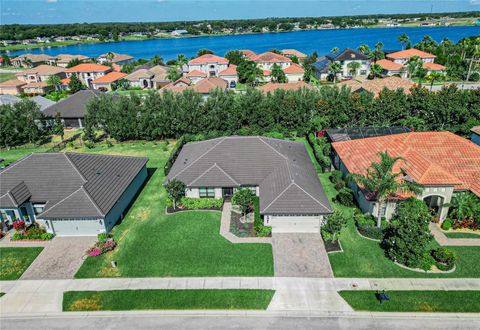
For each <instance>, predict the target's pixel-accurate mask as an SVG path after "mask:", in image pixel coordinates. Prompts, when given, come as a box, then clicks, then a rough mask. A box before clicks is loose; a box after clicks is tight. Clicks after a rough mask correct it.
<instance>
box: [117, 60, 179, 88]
mask: <svg viewBox="0 0 480 330" xmlns="http://www.w3.org/2000/svg"><path fill="white" fill-rule="evenodd" d="M170 69H171V68H170V67H168V66H163V65H155V66H153V67H151V68H149V67H145V68H143V67H142V68H139V69H137V70H135V71H133V72H132V73H130V74H129V75H127V76H126V77H125V79H126V80H127V81H128V84H129V85H130V86H132V87H140V88H155V89H157V88H162V87H164V86H166V85H168V84H169V83H170V80H169V79H168V78H167V76H168V70H170ZM175 70H176V69H175Z"/></svg>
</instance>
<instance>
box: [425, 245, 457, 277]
mask: <svg viewBox="0 0 480 330" xmlns="http://www.w3.org/2000/svg"><path fill="white" fill-rule="evenodd" d="M431 255H432V257H433V259H434V260H435V265H436V266H437V268H438V269H440V270H442V271H448V270H451V269H452V268H453V267H454V266H455V261H456V260H457V255H456V254H455V252H453V251H452V250H449V249H447V248H445V247H439V248H438V249H435V250H432V252H431Z"/></svg>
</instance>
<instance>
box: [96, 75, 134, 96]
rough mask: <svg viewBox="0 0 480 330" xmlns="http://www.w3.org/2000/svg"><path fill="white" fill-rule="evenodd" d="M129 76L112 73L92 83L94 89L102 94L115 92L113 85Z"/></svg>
mask: <svg viewBox="0 0 480 330" xmlns="http://www.w3.org/2000/svg"><path fill="white" fill-rule="evenodd" d="M126 76H127V74H126V73H123V72H117V71H112V72H109V73H107V74H106V75H104V76H103V77H100V78H97V79H95V80H94V81H92V87H93V88H94V89H98V90H99V91H101V92H108V91H112V90H113V84H115V83H117V82H118V81H119V80H120V79H123V78H125V77H126Z"/></svg>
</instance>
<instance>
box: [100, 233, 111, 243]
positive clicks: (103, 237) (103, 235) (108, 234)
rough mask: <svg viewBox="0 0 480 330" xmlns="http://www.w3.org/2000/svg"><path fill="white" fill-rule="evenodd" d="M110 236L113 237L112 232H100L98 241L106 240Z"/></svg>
mask: <svg viewBox="0 0 480 330" xmlns="http://www.w3.org/2000/svg"><path fill="white" fill-rule="evenodd" d="M108 238H112V234H110V233H100V234H98V235H97V241H99V242H103V241H106V240H107V239H108Z"/></svg>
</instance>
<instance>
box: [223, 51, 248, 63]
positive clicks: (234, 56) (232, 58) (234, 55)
mask: <svg viewBox="0 0 480 330" xmlns="http://www.w3.org/2000/svg"><path fill="white" fill-rule="evenodd" d="M225 58H226V59H227V60H228V62H229V63H230V64H235V65H240V63H242V62H243V61H244V60H245V59H244V56H243V53H242V52H241V51H239V50H231V51H229V52H228V53H226V54H225Z"/></svg>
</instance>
